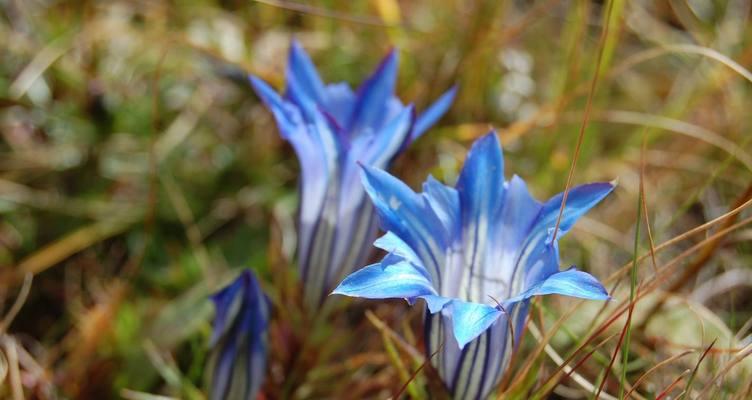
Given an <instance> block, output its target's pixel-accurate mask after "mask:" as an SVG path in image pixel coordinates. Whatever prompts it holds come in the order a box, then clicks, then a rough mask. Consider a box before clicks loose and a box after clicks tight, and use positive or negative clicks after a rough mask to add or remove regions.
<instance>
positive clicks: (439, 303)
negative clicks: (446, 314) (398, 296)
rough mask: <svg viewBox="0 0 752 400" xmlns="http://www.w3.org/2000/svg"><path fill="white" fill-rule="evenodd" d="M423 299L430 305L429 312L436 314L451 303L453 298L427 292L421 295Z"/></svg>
mask: <svg viewBox="0 0 752 400" xmlns="http://www.w3.org/2000/svg"><path fill="white" fill-rule="evenodd" d="M420 298H421V299H423V300H425V301H426V305H427V306H428V312H430V313H431V314H436V313H437V312H439V311H441V310H442V309H443V308H444V306H446V305H447V304H449V303H450V302H451V301H452V299H450V298H448V297H444V296H437V295H433V294H427V295H424V296H420Z"/></svg>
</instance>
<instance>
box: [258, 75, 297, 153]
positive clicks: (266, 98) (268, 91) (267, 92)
mask: <svg viewBox="0 0 752 400" xmlns="http://www.w3.org/2000/svg"><path fill="white" fill-rule="evenodd" d="M248 79H249V81H250V83H251V86H252V87H253V89H254V90H255V91H256V94H257V95H258V96H259V97H260V98H261V101H263V102H264V104H266V106H267V107H268V108H269V110H270V111H271V112H272V114H273V115H274V119H275V120H276V121H277V125H278V126H279V131H280V133H282V136H283V137H285V138H289V137H290V136H292V135H294V134H295V133H296V132H297V131H298V130H299V127H300V126H301V125H302V124H303V120H302V117H301V115H300V111H299V109H298V108H297V107H296V106H294V105H293V104H290V103H288V102H287V101H285V100H284V99H283V98H282V97H280V96H279V95H278V94H277V92H276V91H274V89H272V87H271V86H269V85H268V84H267V83H266V82H264V81H263V80H261V79H259V78H258V77H256V76H253V75H250V76H249V77H248Z"/></svg>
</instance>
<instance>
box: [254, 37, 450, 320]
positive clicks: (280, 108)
mask: <svg viewBox="0 0 752 400" xmlns="http://www.w3.org/2000/svg"><path fill="white" fill-rule="evenodd" d="M285 78H286V80H287V86H286V88H285V91H284V94H283V95H282V96H280V95H279V94H277V92H275V91H274V90H273V89H272V88H271V87H270V86H269V85H267V84H266V83H265V82H264V81H262V80H260V79H259V78H257V77H255V76H251V77H250V81H251V85H252V86H253V88H254V89H255V91H256V93H257V94H258V95H259V97H260V98H261V99H262V100H263V101H264V103H265V104H266V106H267V107H268V108H269V109H270V110H271V111H272V113H273V115H274V118H275V120H276V122H277V126H278V128H279V130H280V133H281V134H282V137H284V138H285V139H286V140H287V141H289V142H290V144H291V145H292V146H293V148H294V149H295V152H296V154H297V156H298V161H299V162H300V166H301V170H302V181H301V200H300V210H299V227H298V254H297V257H298V265H299V269H300V275H301V279H302V281H303V284H304V291H305V294H304V298H305V300H306V302H307V303H308V304H309V305H311V306H313V307H317V306H319V305H320V304H321V303H322V302H323V300H324V299H325V298H326V295H327V294H328V293H329V292H330V291H331V290H332V289H333V288H334V286H335V285H336V284H337V283H338V282H340V281H341V280H342V279H343V278H344V277H345V276H347V275H348V274H349V273H350V272H352V271H353V270H354V269H355V268H357V267H358V266H361V265H363V263H365V261H366V258H367V257H368V254H369V252H370V249H371V246H370V243H371V242H372V241H373V239H375V237H376V233H377V224H376V218H375V217H374V214H373V208H372V206H371V204H370V203H369V202H368V200H367V199H366V196H365V193H364V191H363V186H362V184H361V183H360V170H359V167H358V165H357V163H361V164H363V165H368V166H373V167H377V168H382V169H386V168H388V167H389V165H390V163H391V162H392V160H394V158H395V157H396V156H397V155H399V154H400V153H401V152H402V151H403V150H404V149H405V148H406V147H407V146H408V145H409V144H410V143H412V142H413V141H414V140H415V139H417V138H418V137H420V136H421V135H422V134H423V133H424V132H425V131H426V130H427V129H428V128H429V127H430V126H431V125H433V124H434V123H435V122H436V121H438V119H439V118H440V117H441V116H442V115H443V114H444V112H446V110H447V109H448V108H449V106H450V104H451V102H452V100H453V99H454V94H455V90H454V89H452V90H450V91H448V92H447V93H445V94H444V95H442V96H441V97H440V98H439V99H438V100H437V101H436V102H435V103H434V104H433V105H432V106H430V107H429V108H428V109H427V110H426V111H425V112H424V113H423V114H421V115H420V116H417V115H416V113H415V110H414V107H413V106H412V105H407V106H405V105H403V104H402V102H400V100H399V99H398V98H397V97H395V95H394V88H395V81H396V78H397V53H396V52H395V51H391V52H390V53H389V54H388V55H387V56H386V58H385V59H384V60H383V61H382V62H381V64H380V65H379V67H378V68H377V69H376V72H374V74H373V75H372V76H371V77H370V78H368V79H367V80H366V81H365V82H364V83H363V84H362V85H361V86H360V87H359V88H358V90H357V91H353V90H352V89H351V88H350V86H349V85H348V84H347V83H344V82H342V83H335V84H329V85H326V84H324V83H323V81H322V80H321V78H320V77H319V75H318V73H317V72H316V69H315V67H314V66H313V63H312V62H311V60H310V58H309V57H308V55H307V54H306V53H305V51H304V50H303V49H302V47H301V46H300V45H299V44H298V43H297V42H295V41H293V43H292V46H291V48H290V55H289V59H288V62H287V70H286V73H285Z"/></svg>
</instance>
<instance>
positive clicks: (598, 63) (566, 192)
mask: <svg viewBox="0 0 752 400" xmlns="http://www.w3.org/2000/svg"><path fill="white" fill-rule="evenodd" d="M613 7H614V0H611V1H609V2H608V10H607V11H606V23H605V25H604V26H603V31H602V32H601V38H600V41H599V42H598V57H597V59H596V62H595V71H594V73H593V80H592V81H591V82H590V91H589V92H588V97H587V103H585V112H584V114H583V118H582V125H580V133H579V134H578V136H577V145H576V146H575V148H574V156H573V157H572V165H571V166H570V167H569V173H568V174H567V183H566V184H565V186H564V195H563V196H562V199H561V206H560V207H559V216H558V217H556V226H555V227H554V233H553V235H552V237H551V241H555V240H556V235H557V234H558V233H559V225H560V224H561V217H562V216H563V215H564V209H565V208H566V205H567V198H568V197H569V189H570V188H571V187H572V178H573V177H574V170H575V168H577V160H578V159H579V158H580V150H581V148H582V142H583V140H584V139H585V129H586V128H587V125H588V122H589V121H590V110H591V109H592V108H593V97H594V96H595V89H596V87H597V85H598V77H599V75H600V73H601V62H602V61H603V54H604V50H605V45H606V38H608V30H609V26H610V25H611V13H612V12H613Z"/></svg>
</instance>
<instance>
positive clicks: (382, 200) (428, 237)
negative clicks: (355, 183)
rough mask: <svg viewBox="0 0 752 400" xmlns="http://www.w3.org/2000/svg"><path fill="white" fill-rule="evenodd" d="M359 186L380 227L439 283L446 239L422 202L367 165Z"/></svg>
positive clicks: (393, 179) (395, 180)
mask: <svg viewBox="0 0 752 400" xmlns="http://www.w3.org/2000/svg"><path fill="white" fill-rule="evenodd" d="M363 185H364V186H365V188H366V192H368V195H369V196H370V198H371V201H372V202H373V205H374V207H376V212H377V213H378V215H379V221H380V223H381V228H382V229H383V230H385V231H391V232H393V233H394V234H395V235H397V236H398V237H399V238H400V239H401V240H402V241H403V242H405V243H406V244H407V245H409V246H410V248H412V249H413V251H414V252H415V254H417V255H418V257H419V258H420V260H421V261H422V265H423V266H424V267H425V268H426V270H428V271H429V273H430V274H431V280H432V282H440V276H441V269H442V268H441V266H442V265H443V262H444V250H445V249H446V248H447V237H446V233H445V232H444V227H443V226H442V224H441V221H440V220H439V218H438V217H437V216H436V214H435V213H434V212H433V210H432V209H431V207H430V206H429V205H428V203H427V202H426V201H425V199H424V198H423V197H421V196H419V195H417V194H415V193H414V192H413V191H412V190H411V189H410V188H409V187H407V186H406V185H405V184H404V183H402V181H400V180H399V179H397V178H395V177H393V176H391V175H390V174H388V173H387V172H384V171H382V170H379V169H376V168H370V167H368V166H363Z"/></svg>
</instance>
